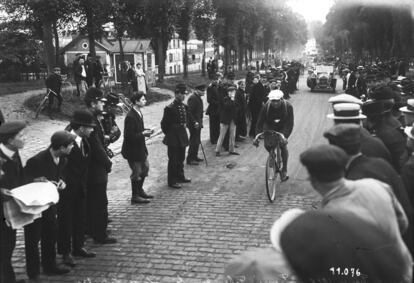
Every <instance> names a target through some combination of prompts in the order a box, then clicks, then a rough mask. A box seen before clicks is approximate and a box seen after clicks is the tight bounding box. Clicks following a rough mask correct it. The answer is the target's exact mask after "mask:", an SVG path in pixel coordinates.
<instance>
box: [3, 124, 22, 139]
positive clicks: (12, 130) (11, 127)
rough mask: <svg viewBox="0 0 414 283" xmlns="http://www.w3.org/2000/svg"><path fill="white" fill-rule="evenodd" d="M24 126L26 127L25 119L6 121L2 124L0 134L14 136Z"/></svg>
mask: <svg viewBox="0 0 414 283" xmlns="http://www.w3.org/2000/svg"><path fill="white" fill-rule="evenodd" d="M24 128H26V123H25V122H23V121H11V122H6V123H4V124H1V126H0V136H14V135H17V134H18V133H19V132H20V131H21V130H23V129H24Z"/></svg>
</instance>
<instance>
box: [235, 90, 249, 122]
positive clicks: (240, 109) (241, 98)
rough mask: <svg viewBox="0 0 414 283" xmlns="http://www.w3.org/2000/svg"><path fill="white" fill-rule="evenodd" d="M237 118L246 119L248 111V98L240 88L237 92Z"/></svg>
mask: <svg viewBox="0 0 414 283" xmlns="http://www.w3.org/2000/svg"><path fill="white" fill-rule="evenodd" d="M235 101H236V104H237V113H238V115H237V117H238V118H240V117H244V115H245V113H246V110H247V103H246V96H245V92H244V90H242V89H240V88H238V89H237V91H236V98H235Z"/></svg>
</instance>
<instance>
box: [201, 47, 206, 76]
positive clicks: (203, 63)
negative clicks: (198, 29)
mask: <svg viewBox="0 0 414 283" xmlns="http://www.w3.org/2000/svg"><path fill="white" fill-rule="evenodd" d="M201 75H202V76H203V77H205V76H206V41H205V40H203V61H202V62H201Z"/></svg>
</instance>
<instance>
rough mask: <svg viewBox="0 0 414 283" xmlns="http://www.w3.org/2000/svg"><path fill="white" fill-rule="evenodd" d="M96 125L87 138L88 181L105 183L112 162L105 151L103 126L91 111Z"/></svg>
mask: <svg viewBox="0 0 414 283" xmlns="http://www.w3.org/2000/svg"><path fill="white" fill-rule="evenodd" d="M93 114H94V115H93V116H94V120H95V123H96V126H95V128H94V131H93V132H92V133H91V135H90V136H89V138H88V142H89V145H90V146H91V161H90V167H89V170H88V182H89V183H95V184H96V183H106V182H108V173H109V172H111V167H112V162H111V160H110V159H109V157H108V154H107V153H106V151H105V145H104V144H105V138H104V132H103V126H102V122H101V120H100V118H99V119H98V117H97V114H96V113H93Z"/></svg>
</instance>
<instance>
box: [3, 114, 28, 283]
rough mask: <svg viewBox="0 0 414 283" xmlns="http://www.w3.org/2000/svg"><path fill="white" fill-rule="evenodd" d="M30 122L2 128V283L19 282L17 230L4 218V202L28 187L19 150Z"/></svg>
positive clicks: (19, 122)
mask: <svg viewBox="0 0 414 283" xmlns="http://www.w3.org/2000/svg"><path fill="white" fill-rule="evenodd" d="M25 127H26V123H24V122H22V121H13V122H6V123H4V124H2V125H1V126H0V159H1V160H3V161H2V162H1V163H2V165H1V168H0V282H11V283H14V282H16V275H15V273H14V270H13V266H12V263H11V258H12V255H13V250H14V248H15V246H16V230H14V229H12V228H11V227H10V226H9V225H8V224H7V223H6V219H5V218H4V214H3V202H6V201H8V200H9V199H10V198H11V190H13V189H14V188H16V187H19V186H22V185H24V179H25V178H24V171H23V166H22V161H21V159H20V155H19V150H20V149H22V148H23V147H24V141H25V131H24V128H25Z"/></svg>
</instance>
